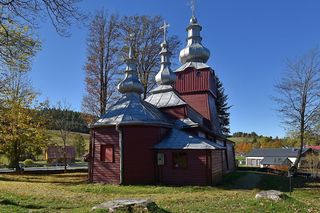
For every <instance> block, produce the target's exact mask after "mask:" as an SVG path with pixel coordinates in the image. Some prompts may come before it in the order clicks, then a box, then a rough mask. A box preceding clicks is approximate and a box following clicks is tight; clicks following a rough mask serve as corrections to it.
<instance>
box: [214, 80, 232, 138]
mask: <svg viewBox="0 0 320 213" xmlns="http://www.w3.org/2000/svg"><path fill="white" fill-rule="evenodd" d="M216 85H217V99H216V106H217V113H218V119H219V122H220V125H221V131H222V134H224V135H228V134H229V133H230V127H229V124H230V113H229V109H230V108H231V106H229V105H228V95H226V94H225V91H224V87H223V84H222V83H221V81H220V79H219V78H218V76H216Z"/></svg>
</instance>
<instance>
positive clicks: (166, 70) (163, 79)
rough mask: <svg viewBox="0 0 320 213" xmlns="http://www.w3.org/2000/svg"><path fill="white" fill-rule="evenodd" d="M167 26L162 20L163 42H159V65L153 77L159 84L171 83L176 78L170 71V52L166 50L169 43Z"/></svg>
mask: <svg viewBox="0 0 320 213" xmlns="http://www.w3.org/2000/svg"><path fill="white" fill-rule="evenodd" d="M168 27H169V25H168V24H167V23H166V22H164V24H163V26H162V27H161V29H163V33H164V36H163V42H162V43H161V52H160V53H159V55H160V57H161V66H160V71H159V72H158V74H157V75H156V77H155V79H156V82H157V83H158V84H159V85H171V84H173V83H174V81H175V80H176V75H175V74H174V73H173V72H172V70H171V68H170V65H171V63H170V56H171V52H170V51H169V50H168V48H169V45H168V42H167V38H166V34H167V28H168Z"/></svg>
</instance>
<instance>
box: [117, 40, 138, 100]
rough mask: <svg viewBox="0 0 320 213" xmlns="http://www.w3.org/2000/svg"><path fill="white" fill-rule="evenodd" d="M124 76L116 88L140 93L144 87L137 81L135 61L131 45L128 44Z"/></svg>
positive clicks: (126, 91) (120, 90) (121, 90)
mask: <svg viewBox="0 0 320 213" xmlns="http://www.w3.org/2000/svg"><path fill="white" fill-rule="evenodd" d="M126 64H127V66H126V69H125V78H124V79H123V80H122V81H121V82H120V83H119V84H118V90H119V92H121V93H122V94H124V93H137V94H139V95H140V94H142V93H143V91H144V88H143V86H142V84H141V82H140V81H139V78H138V73H137V62H136V60H135V59H134V58H133V53H132V46H131V44H130V48H129V57H128V58H127V59H126Z"/></svg>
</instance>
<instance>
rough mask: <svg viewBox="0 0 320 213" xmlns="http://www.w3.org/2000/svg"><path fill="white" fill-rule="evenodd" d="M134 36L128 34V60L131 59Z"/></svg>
mask: <svg viewBox="0 0 320 213" xmlns="http://www.w3.org/2000/svg"><path fill="white" fill-rule="evenodd" d="M134 36H135V34H134V33H130V34H129V58H133V56H132V54H133V53H132V45H133V40H134Z"/></svg>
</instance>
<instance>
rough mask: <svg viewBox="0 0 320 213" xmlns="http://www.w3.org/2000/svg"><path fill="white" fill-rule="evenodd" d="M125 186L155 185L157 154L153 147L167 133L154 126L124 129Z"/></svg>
mask: <svg viewBox="0 0 320 213" xmlns="http://www.w3.org/2000/svg"><path fill="white" fill-rule="evenodd" d="M123 130H124V135H123V147H124V151H123V173H124V184H154V183H155V153H154V151H153V146H154V145H155V144H157V143H159V142H160V140H161V138H162V137H164V135H165V134H166V133H167V131H166V129H164V128H161V127H152V126H132V127H123Z"/></svg>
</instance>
